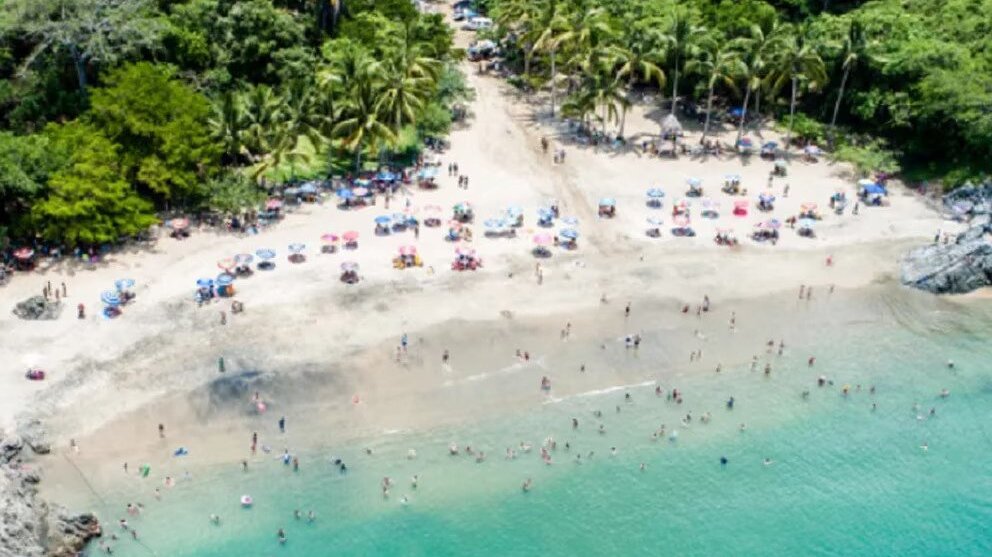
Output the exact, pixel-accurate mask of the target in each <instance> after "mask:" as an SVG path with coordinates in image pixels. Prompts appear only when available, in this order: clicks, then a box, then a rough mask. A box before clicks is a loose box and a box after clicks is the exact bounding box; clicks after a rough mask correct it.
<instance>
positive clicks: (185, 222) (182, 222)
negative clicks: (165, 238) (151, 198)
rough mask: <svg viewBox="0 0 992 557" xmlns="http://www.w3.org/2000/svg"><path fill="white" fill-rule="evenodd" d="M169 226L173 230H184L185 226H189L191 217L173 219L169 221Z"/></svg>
mask: <svg viewBox="0 0 992 557" xmlns="http://www.w3.org/2000/svg"><path fill="white" fill-rule="evenodd" d="M168 226H169V228H172V229H173V230H183V229H185V228H189V219H186V218H179V219H172V220H170V221H169V222H168Z"/></svg>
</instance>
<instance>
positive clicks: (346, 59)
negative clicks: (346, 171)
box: [331, 44, 397, 171]
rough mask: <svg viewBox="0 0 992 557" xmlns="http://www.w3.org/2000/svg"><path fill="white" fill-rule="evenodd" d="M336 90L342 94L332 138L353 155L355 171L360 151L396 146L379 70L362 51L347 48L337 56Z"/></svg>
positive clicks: (367, 54) (380, 65)
mask: <svg viewBox="0 0 992 557" xmlns="http://www.w3.org/2000/svg"><path fill="white" fill-rule="evenodd" d="M337 64H338V66H339V67H338V72H337V75H338V76H340V78H341V84H340V88H341V91H342V93H343V94H344V98H343V107H342V109H341V112H342V113H341V117H340V119H339V120H338V121H337V122H336V123H335V124H334V126H333V127H332V129H331V133H332V135H333V137H336V138H340V139H341V145H342V147H344V148H345V149H348V150H350V151H352V152H353V153H354V155H355V170H356V171H358V170H361V168H362V151H363V150H364V149H365V148H369V149H371V150H372V152H374V153H378V152H379V150H380V148H381V147H382V146H383V145H384V144H392V143H395V142H396V139H397V135H396V133H395V132H394V131H393V128H392V126H391V123H392V122H391V121H390V120H389V119H388V117H387V115H386V114H385V113H384V112H383V109H382V107H383V101H382V99H383V97H384V93H383V91H384V84H383V68H382V64H381V63H380V62H379V61H378V60H375V59H373V58H372V56H371V55H370V54H369V53H368V52H367V51H366V50H365V49H363V48H361V47H359V46H357V45H354V44H351V45H347V48H345V49H344V50H343V51H342V52H340V53H338V60H337Z"/></svg>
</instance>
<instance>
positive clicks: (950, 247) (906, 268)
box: [902, 186, 992, 294]
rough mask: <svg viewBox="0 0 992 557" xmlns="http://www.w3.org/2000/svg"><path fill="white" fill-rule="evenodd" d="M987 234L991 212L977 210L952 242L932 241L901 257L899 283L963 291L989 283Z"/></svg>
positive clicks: (991, 256)
mask: <svg viewBox="0 0 992 557" xmlns="http://www.w3.org/2000/svg"><path fill="white" fill-rule="evenodd" d="M990 189H992V186H990ZM990 196H992V192H990ZM989 199H992V197H990V198H989ZM945 202H946V200H945ZM989 234H992V216H990V215H989V214H988V213H981V214H979V215H978V216H976V217H975V218H973V219H972V221H971V223H970V227H969V228H968V230H966V231H965V232H964V233H962V234H960V235H959V236H958V237H957V240H955V242H954V243H953V244H946V245H944V244H933V245H929V246H924V247H920V248H916V249H914V250H912V251H910V252H909V253H908V254H907V255H906V257H905V258H904V259H903V261H902V282H903V284H906V285H909V286H912V287H915V288H919V289H921V290H926V291H928V292H933V293H934V294H963V293H965V292H971V291H972V290H976V289H978V288H982V287H984V286H989V285H992V241H990V237H989Z"/></svg>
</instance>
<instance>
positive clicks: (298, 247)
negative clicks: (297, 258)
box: [289, 244, 307, 253]
mask: <svg viewBox="0 0 992 557" xmlns="http://www.w3.org/2000/svg"><path fill="white" fill-rule="evenodd" d="M305 249H307V246H306V244H289V251H291V252H293V253H303V250H305Z"/></svg>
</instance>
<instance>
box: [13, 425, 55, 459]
mask: <svg viewBox="0 0 992 557" xmlns="http://www.w3.org/2000/svg"><path fill="white" fill-rule="evenodd" d="M17 433H18V434H20V436H21V439H23V440H24V442H25V443H26V444H27V445H28V446H29V447H31V450H32V451H34V452H36V453H37V454H48V453H50V452H52V444H51V443H49V442H48V432H47V431H46V430H45V426H43V425H42V423H41V420H39V419H37V418H24V419H21V420H19V421H18V422H17Z"/></svg>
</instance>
